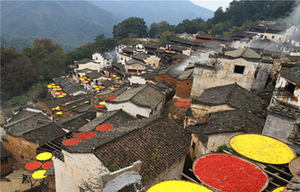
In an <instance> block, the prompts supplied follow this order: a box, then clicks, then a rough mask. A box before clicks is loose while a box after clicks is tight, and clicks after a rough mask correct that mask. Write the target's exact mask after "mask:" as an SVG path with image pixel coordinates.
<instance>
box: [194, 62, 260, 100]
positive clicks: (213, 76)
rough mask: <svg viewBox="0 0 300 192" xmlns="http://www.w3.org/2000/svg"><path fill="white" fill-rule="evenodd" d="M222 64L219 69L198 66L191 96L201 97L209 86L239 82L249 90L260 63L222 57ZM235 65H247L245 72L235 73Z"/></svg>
mask: <svg viewBox="0 0 300 192" xmlns="http://www.w3.org/2000/svg"><path fill="white" fill-rule="evenodd" d="M221 62H222V66H220V69H219V70H217V71H214V70H208V69H203V68H199V67H196V68H195V69H194V81H193V87H192V92H191V96H192V97H199V96H200V95H201V93H202V92H203V91H204V90H205V89H208V88H211V87H216V86H221V85H227V84H232V83H238V84H239V85H240V86H242V87H244V88H245V89H247V90H250V89H251V88H252V83H253V81H254V74H255V70H256V67H257V66H258V63H256V62H249V61H246V60H245V59H242V58H238V59H234V60H230V59H221ZM235 65H240V66H245V69H244V72H243V74H239V73H234V67H235Z"/></svg>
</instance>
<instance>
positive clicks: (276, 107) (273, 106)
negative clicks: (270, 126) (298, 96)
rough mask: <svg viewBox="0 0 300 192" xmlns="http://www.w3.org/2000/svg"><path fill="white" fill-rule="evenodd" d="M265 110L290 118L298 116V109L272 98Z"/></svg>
mask: <svg viewBox="0 0 300 192" xmlns="http://www.w3.org/2000/svg"><path fill="white" fill-rule="evenodd" d="M272 101H273V102H271V103H270V105H269V106H268V108H267V110H268V111H269V112H271V113H276V114H278V115H282V116H285V117H289V118H292V119H297V118H300V109H297V108H295V107H292V106H290V105H287V104H284V103H282V102H280V101H278V100H272Z"/></svg>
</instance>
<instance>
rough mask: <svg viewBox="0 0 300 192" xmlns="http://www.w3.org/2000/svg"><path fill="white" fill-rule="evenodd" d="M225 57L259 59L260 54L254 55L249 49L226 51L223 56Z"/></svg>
mask: <svg viewBox="0 0 300 192" xmlns="http://www.w3.org/2000/svg"><path fill="white" fill-rule="evenodd" d="M224 55H225V56H228V57H232V58H238V57H242V58H245V59H260V58H261V56H260V54H258V53H256V52H255V51H254V50H253V49H250V48H241V49H237V50H234V51H227V52H225V54H224Z"/></svg>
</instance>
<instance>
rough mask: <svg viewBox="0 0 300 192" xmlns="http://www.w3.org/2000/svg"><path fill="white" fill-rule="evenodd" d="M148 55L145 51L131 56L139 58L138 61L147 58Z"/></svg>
mask: <svg viewBox="0 0 300 192" xmlns="http://www.w3.org/2000/svg"><path fill="white" fill-rule="evenodd" d="M148 57H149V55H147V54H145V53H139V54H136V55H133V56H132V58H133V59H136V60H139V61H143V60H144V59H147V58H148Z"/></svg>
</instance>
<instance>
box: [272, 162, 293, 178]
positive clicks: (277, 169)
mask: <svg viewBox="0 0 300 192" xmlns="http://www.w3.org/2000/svg"><path fill="white" fill-rule="evenodd" d="M267 167H270V168H272V169H275V170H276V171H278V172H280V173H283V174H285V175H287V176H289V177H293V175H291V174H289V173H287V172H285V171H282V170H281V169H279V168H277V167H275V166H273V165H270V164H268V165H267Z"/></svg>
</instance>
